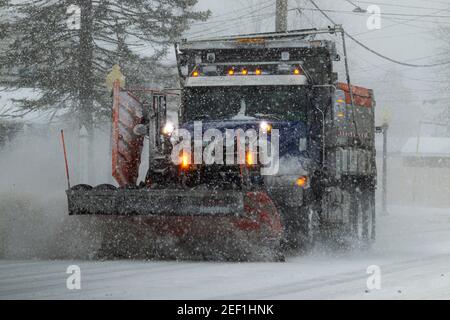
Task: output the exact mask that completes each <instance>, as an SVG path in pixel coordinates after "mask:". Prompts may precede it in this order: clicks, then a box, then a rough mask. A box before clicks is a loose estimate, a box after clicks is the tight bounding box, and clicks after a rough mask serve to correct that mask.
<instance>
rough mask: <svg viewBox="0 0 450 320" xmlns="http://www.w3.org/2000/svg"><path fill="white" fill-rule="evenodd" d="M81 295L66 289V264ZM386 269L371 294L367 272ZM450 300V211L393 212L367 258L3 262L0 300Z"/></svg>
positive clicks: (360, 255)
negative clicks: (77, 272) (75, 271)
mask: <svg viewBox="0 0 450 320" xmlns="http://www.w3.org/2000/svg"><path fill="white" fill-rule="evenodd" d="M73 264H75V265H78V266H79V267H80V268H81V289H80V290H68V289H67V288H66V279H67V277H68V276H69V275H68V274H66V269H67V267H68V266H69V265H73ZM370 265H377V266H379V267H380V269H381V289H379V290H376V289H373V290H368V289H367V286H366V281H367V278H368V276H369V275H368V274H367V273H366V269H367V267H368V266H370ZM18 298H25V299H132V298H137V299H240V298H243V299H316V298H317V299H352V298H354V299H450V209H430V208H404V207H391V208H390V215H389V216H387V217H379V224H378V241H377V243H376V245H375V246H374V248H373V249H372V250H371V251H370V252H366V253H360V252H352V253H343V252H341V253H332V252H329V251H322V250H320V249H318V250H316V251H315V252H314V253H312V254H310V255H307V256H298V257H290V258H288V259H287V261H286V262H285V263H214V262H175V261H164V262H152V261H150V262H149V261H86V260H75V261H71V260H56V261H51V260H25V261H24V260H1V261H0V299H18Z"/></svg>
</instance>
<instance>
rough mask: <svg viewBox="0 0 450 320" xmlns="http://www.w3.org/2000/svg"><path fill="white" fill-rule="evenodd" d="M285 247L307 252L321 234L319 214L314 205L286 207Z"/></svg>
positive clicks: (286, 249) (285, 248) (284, 220)
mask: <svg viewBox="0 0 450 320" xmlns="http://www.w3.org/2000/svg"><path fill="white" fill-rule="evenodd" d="M285 212H286V214H285V217H284V219H283V224H284V239H283V249H284V250H285V251H299V252H301V253H306V252H309V251H311V250H312V249H313V248H314V245H315V243H316V241H317V238H318V235H319V215H318V213H317V211H316V210H314V208H313V206H305V207H300V208H288V209H285Z"/></svg>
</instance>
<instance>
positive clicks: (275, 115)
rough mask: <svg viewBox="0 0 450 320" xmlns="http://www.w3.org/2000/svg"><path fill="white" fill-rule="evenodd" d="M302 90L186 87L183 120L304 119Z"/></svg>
mask: <svg viewBox="0 0 450 320" xmlns="http://www.w3.org/2000/svg"><path fill="white" fill-rule="evenodd" d="M306 90H307V89H306V88H305V87H299V86H276V87H275V86H273V87H268V86H264V87H254V86H252V87H207V88H206V87H201V88H186V89H185V91H184V96H183V105H184V108H183V113H184V119H185V120H186V121H196V120H222V119H235V120H246V119H258V118H271V119H274V120H285V121H299V120H301V121H306V114H307V105H308V99H307V94H306Z"/></svg>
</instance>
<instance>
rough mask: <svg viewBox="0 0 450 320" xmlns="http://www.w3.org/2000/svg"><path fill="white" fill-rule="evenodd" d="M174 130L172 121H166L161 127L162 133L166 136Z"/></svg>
mask: <svg viewBox="0 0 450 320" xmlns="http://www.w3.org/2000/svg"><path fill="white" fill-rule="evenodd" d="M174 131H175V126H174V124H173V123H172V122H166V124H165V126H164V127H163V129H162V133H163V134H164V135H166V136H170V135H171V134H172V133H173V132H174Z"/></svg>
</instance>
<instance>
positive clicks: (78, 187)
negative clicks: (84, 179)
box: [70, 184, 92, 191]
mask: <svg viewBox="0 0 450 320" xmlns="http://www.w3.org/2000/svg"><path fill="white" fill-rule="evenodd" d="M70 190H74V191H78V190H84V191H86V190H92V186H90V185H88V184H77V185H75V186H73V187H72V188H70Z"/></svg>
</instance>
